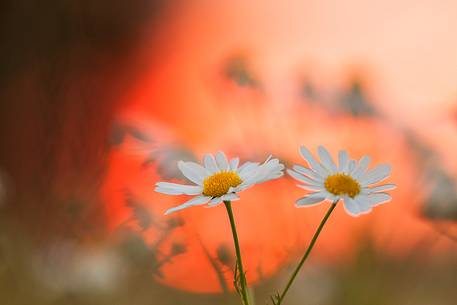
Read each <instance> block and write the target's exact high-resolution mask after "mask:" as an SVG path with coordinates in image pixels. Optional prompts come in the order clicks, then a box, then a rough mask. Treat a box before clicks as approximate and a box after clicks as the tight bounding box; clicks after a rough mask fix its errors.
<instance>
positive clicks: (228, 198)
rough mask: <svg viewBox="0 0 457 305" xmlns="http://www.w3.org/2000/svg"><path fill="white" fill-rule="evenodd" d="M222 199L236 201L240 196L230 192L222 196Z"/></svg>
mask: <svg viewBox="0 0 457 305" xmlns="http://www.w3.org/2000/svg"><path fill="white" fill-rule="evenodd" d="M221 199H222V201H236V200H239V199H240V197H239V196H238V195H237V194H235V193H229V194H226V195H224V196H222V197H221Z"/></svg>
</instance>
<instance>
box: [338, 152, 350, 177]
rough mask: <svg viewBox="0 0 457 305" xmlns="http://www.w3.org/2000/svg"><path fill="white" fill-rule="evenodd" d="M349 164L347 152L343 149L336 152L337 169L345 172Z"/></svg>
mask: <svg viewBox="0 0 457 305" xmlns="http://www.w3.org/2000/svg"><path fill="white" fill-rule="evenodd" d="M348 166H349V154H348V152H347V151H345V150H340V152H339V153H338V171H339V172H345V171H347V168H348Z"/></svg>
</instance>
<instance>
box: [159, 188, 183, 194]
mask: <svg viewBox="0 0 457 305" xmlns="http://www.w3.org/2000/svg"><path fill="white" fill-rule="evenodd" d="M154 191H156V192H157V193H161V194H165V195H182V194H183V193H182V191H178V190H174V189H167V188H161V187H156V188H155V189H154Z"/></svg>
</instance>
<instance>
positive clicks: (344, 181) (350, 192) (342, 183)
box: [324, 173, 361, 198]
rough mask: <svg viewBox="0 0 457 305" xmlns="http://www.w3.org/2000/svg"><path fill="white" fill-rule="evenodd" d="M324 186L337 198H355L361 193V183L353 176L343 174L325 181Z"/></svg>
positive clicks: (329, 177)
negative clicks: (345, 196)
mask: <svg viewBox="0 0 457 305" xmlns="http://www.w3.org/2000/svg"><path fill="white" fill-rule="evenodd" d="M324 186H325V188H326V189H327V191H328V192H329V193H332V194H333V195H336V196H342V195H347V196H349V197H351V198H354V197H355V196H357V195H358V194H360V191H361V188H360V183H358V182H357V181H356V180H355V179H354V178H352V177H351V176H349V175H346V174H343V173H337V174H334V175H330V176H328V177H327V179H325V183H324Z"/></svg>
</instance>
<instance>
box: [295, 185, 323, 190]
mask: <svg viewBox="0 0 457 305" xmlns="http://www.w3.org/2000/svg"><path fill="white" fill-rule="evenodd" d="M297 186H298V187H299V188H302V189H304V190H307V191H322V190H323V189H325V187H324V186H323V185H311V184H297Z"/></svg>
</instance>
